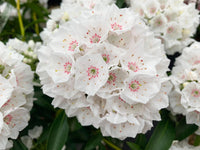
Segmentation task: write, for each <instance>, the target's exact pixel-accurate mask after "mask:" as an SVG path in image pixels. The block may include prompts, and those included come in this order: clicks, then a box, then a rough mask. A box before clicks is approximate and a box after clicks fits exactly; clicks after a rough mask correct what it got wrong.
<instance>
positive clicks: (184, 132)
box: [176, 118, 198, 141]
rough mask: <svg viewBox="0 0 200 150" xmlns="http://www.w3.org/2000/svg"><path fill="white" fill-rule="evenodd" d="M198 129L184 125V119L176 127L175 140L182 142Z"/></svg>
mask: <svg viewBox="0 0 200 150" xmlns="http://www.w3.org/2000/svg"><path fill="white" fill-rule="evenodd" d="M197 129H198V126H196V125H194V124H186V121H185V118H184V119H182V120H181V121H180V122H179V124H178V125H177V126H176V140H179V141H181V140H183V139H185V138H186V137H188V136H189V135H191V134H192V133H194V132H195V131H196V130H197Z"/></svg>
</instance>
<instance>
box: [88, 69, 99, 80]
mask: <svg viewBox="0 0 200 150" xmlns="http://www.w3.org/2000/svg"><path fill="white" fill-rule="evenodd" d="M87 73H88V76H89V80H90V79H92V78H96V77H98V75H99V68H96V67H94V66H90V67H89V68H88V70H87Z"/></svg>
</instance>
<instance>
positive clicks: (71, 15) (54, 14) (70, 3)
mask: <svg viewBox="0 0 200 150" xmlns="http://www.w3.org/2000/svg"><path fill="white" fill-rule="evenodd" d="M114 3H115V0H95V1H94V0H63V2H62V3H61V6H60V8H57V9H53V10H52V11H51V14H50V16H49V17H50V19H49V20H48V21H47V25H46V26H47V27H46V28H45V29H44V31H43V32H41V34H40V36H41V38H42V40H43V42H44V43H45V44H46V43H48V42H49V40H50V39H51V37H52V32H54V31H55V30H57V28H59V26H60V25H62V24H63V23H66V22H67V21H70V20H74V19H78V18H79V17H83V18H85V19H87V18H88V17H90V16H91V15H93V14H99V13H102V10H103V9H105V8H106V7H107V6H109V5H111V4H114Z"/></svg>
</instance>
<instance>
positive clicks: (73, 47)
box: [68, 40, 78, 51]
mask: <svg viewBox="0 0 200 150" xmlns="http://www.w3.org/2000/svg"><path fill="white" fill-rule="evenodd" d="M77 46H78V42H77V41H76V40H75V41H72V42H71V43H69V48H68V50H69V51H74V50H75V48H76V47H77Z"/></svg>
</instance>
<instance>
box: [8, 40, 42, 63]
mask: <svg viewBox="0 0 200 150" xmlns="http://www.w3.org/2000/svg"><path fill="white" fill-rule="evenodd" d="M6 45H7V47H8V48H9V49H11V50H15V51H16V52H18V53H20V54H22V55H23V56H24V59H23V62H24V63H26V64H32V63H35V61H36V60H37V50H38V49H39V48H40V47H41V43H40V42H34V41H33V40H30V41H29V42H28V43H26V42H23V41H20V40H19V39H17V38H15V39H9V41H8V42H7V43H6Z"/></svg>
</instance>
